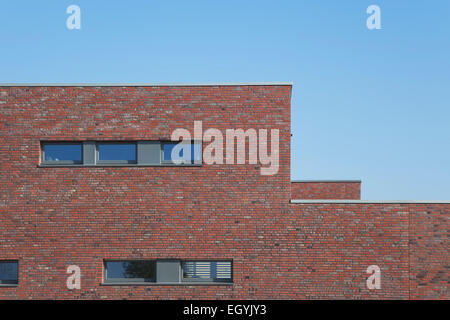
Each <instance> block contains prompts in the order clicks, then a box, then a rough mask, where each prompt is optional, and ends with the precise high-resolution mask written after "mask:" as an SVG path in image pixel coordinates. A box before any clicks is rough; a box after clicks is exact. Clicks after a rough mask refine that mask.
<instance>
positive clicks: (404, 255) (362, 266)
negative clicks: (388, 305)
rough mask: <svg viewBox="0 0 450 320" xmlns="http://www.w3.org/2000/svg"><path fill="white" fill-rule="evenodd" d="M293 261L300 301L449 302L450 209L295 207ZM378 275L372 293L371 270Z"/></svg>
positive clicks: (293, 277)
mask: <svg viewBox="0 0 450 320" xmlns="http://www.w3.org/2000/svg"><path fill="white" fill-rule="evenodd" d="M291 213H292V214H291V216H290V219H291V221H286V223H287V229H288V235H287V236H286V238H287V239H290V240H289V242H288V243H286V244H285V245H286V246H287V248H288V252H289V254H288V255H291V256H292V255H293V254H294V252H295V253H297V260H296V262H295V265H294V266H293V268H292V274H291V280H292V282H293V283H292V284H291V285H292V286H293V287H295V288H300V289H298V290H299V297H302V298H328V299H359V298H376V299H449V298H450V292H449V284H448V279H449V273H448V269H449V254H448V248H449V237H448V230H449V213H450V203H367V202H362V201H355V202H353V203H352V202H351V201H349V202H347V203H344V202H335V203H331V202H320V201H317V202H316V203H311V202H310V201H308V202H305V203H293V204H292V205H291ZM370 265H378V266H379V267H380V269H381V288H380V289H374V290H369V289H368V288H367V285H366V280H367V278H368V277H369V274H367V273H366V270H367V267H368V266H370Z"/></svg>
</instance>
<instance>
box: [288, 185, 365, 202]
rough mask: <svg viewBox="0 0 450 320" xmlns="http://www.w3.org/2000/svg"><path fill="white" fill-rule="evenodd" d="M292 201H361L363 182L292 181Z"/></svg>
mask: <svg viewBox="0 0 450 320" xmlns="http://www.w3.org/2000/svg"><path fill="white" fill-rule="evenodd" d="M291 199H349V200H358V199H361V181H359V180H336V181H320V180H317V181H316V180H314V181H292V183H291Z"/></svg>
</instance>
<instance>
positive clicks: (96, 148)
mask: <svg viewBox="0 0 450 320" xmlns="http://www.w3.org/2000/svg"><path fill="white" fill-rule="evenodd" d="M101 144H103V145H105V144H106V145H117V144H119V145H125V144H129V145H134V158H135V160H100V151H99V145H101ZM137 161H138V144H137V141H95V164H96V165H103V164H106V165H108V164H131V165H137V164H138V162H137Z"/></svg>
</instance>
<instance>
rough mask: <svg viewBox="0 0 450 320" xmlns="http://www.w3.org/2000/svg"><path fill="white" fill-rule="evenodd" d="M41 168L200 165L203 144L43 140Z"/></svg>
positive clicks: (198, 142) (191, 142) (199, 142)
mask: <svg viewBox="0 0 450 320" xmlns="http://www.w3.org/2000/svg"><path fill="white" fill-rule="evenodd" d="M40 164H41V165H42V166H53V165H55V166H58V165H59V166H60V165H68V166H71V165H75V166H77V165H81V166H134V165H136V166H160V165H162V166H167V165H169V166H172V165H173V166H177V165H201V164H202V142H201V141H189V142H183V141H180V142H172V141H170V142H168V141H147V140H145V141H83V142H73V141H67V142H65V141H43V142H41V162H40Z"/></svg>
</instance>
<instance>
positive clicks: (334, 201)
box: [291, 199, 450, 204]
mask: <svg viewBox="0 0 450 320" xmlns="http://www.w3.org/2000/svg"><path fill="white" fill-rule="evenodd" d="M291 203H393V204H394V203H450V200H331V199H330V200H328V199H327V200H321V199H317V200H315V199H308V200H306V199H301V200H295V199H294V200H291Z"/></svg>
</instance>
